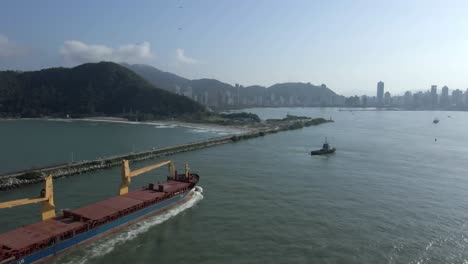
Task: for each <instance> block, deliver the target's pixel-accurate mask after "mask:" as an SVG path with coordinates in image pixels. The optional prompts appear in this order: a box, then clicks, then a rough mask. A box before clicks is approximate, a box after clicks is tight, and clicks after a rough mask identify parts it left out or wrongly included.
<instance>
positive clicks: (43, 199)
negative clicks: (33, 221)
mask: <svg viewBox="0 0 468 264" xmlns="http://www.w3.org/2000/svg"><path fill="white" fill-rule="evenodd" d="M34 203H42V207H41V214H42V221H44V220H47V219H51V218H53V217H55V204H54V186H53V184H52V175H49V176H47V177H46V178H45V188H44V189H43V190H42V191H41V195H40V197H39V198H27V199H19V200H15V201H9V202H3V203H0V209H1V208H11V207H15V206H20V205H26V204H34Z"/></svg>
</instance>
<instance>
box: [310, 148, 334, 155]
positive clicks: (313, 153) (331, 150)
mask: <svg viewBox="0 0 468 264" xmlns="http://www.w3.org/2000/svg"><path fill="white" fill-rule="evenodd" d="M335 151H336V149H335V148H330V149H327V150H324V149H321V150H313V151H311V152H310V155H312V156H315V155H326V154H332V153H334V152H335Z"/></svg>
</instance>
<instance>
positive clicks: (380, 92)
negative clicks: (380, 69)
mask: <svg viewBox="0 0 468 264" xmlns="http://www.w3.org/2000/svg"><path fill="white" fill-rule="evenodd" d="M383 96H384V83H383V82H382V81H380V82H378V83H377V104H378V105H382V104H383Z"/></svg>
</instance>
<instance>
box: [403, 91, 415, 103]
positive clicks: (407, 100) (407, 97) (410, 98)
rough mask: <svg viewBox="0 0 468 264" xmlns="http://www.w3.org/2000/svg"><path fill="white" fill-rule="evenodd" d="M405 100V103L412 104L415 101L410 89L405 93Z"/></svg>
mask: <svg viewBox="0 0 468 264" xmlns="http://www.w3.org/2000/svg"><path fill="white" fill-rule="evenodd" d="M404 102H405V105H411V104H412V103H413V95H412V94H411V92H410V91H407V92H406V93H405V99H404Z"/></svg>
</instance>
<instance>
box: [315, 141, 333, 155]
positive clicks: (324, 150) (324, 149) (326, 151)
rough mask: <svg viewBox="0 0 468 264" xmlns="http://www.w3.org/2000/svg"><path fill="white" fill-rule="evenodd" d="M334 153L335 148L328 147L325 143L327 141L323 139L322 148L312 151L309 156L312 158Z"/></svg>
mask: <svg viewBox="0 0 468 264" xmlns="http://www.w3.org/2000/svg"><path fill="white" fill-rule="evenodd" d="M335 151H336V148H332V147H330V145H329V144H328V142H327V139H326V138H325V143H323V146H322V148H321V149H319V150H312V151H311V152H310V155H312V156H314V155H325V154H331V153H334V152H335Z"/></svg>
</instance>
